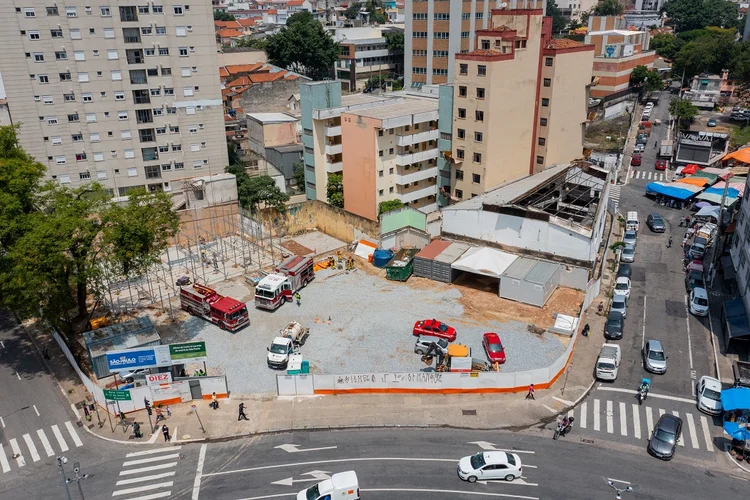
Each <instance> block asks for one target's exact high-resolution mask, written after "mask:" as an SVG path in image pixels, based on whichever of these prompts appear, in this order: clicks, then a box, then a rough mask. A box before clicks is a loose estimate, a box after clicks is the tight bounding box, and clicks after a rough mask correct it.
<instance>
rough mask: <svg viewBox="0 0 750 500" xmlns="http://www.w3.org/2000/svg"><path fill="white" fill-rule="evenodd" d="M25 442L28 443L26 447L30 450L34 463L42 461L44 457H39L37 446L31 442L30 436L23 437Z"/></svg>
mask: <svg viewBox="0 0 750 500" xmlns="http://www.w3.org/2000/svg"><path fill="white" fill-rule="evenodd" d="M23 440H24V441H26V447H27V448H28V449H29V453H30V454H31V460H33V461H34V462H38V461H39V460H41V459H42V457H40V456H39V452H38V451H36V446H35V445H34V441H32V440H31V436H29V435H28V434H24V435H23Z"/></svg>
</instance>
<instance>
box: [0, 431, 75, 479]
mask: <svg viewBox="0 0 750 500" xmlns="http://www.w3.org/2000/svg"><path fill="white" fill-rule="evenodd" d="M63 427H64V429H65V431H66V432H63V431H61V430H60V427H59V426H57V425H52V426H50V427H49V429H46V428H42V429H37V430H36V433H31V432H30V433H27V434H24V435H23V436H21V437H20V438H12V439H8V444H7V447H6V445H5V444H4V443H2V442H0V470H2V472H3V474H7V473H8V472H10V471H11V470H12V468H13V467H12V465H11V464H12V463H13V462H15V464H16V466H17V467H25V466H26V465H27V463H28V460H31V463H34V462H39V461H40V460H42V458H43V457H44V456H46V457H47V458H49V457H54V456H55V454H56V453H57V452H56V451H55V450H60V452H61V453H62V452H66V451H68V450H69V449H70V446H69V445H68V440H70V442H71V445H73V446H75V447H79V446H83V442H82V441H81V438H80V437H79V436H78V432H77V431H76V429H75V427H74V426H73V424H72V423H71V422H70V421H67V422H65V424H64V425H63ZM48 432H51V434H52V436H54V443H55V445H56V446H54V445H53V444H52V443H53V441H51V440H50V437H49V436H48V435H47V433H48Z"/></svg>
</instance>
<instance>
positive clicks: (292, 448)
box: [274, 443, 338, 453]
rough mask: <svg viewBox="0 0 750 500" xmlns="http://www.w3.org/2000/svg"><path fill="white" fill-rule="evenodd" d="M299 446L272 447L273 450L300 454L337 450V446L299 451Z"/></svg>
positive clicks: (281, 445)
mask: <svg viewBox="0 0 750 500" xmlns="http://www.w3.org/2000/svg"><path fill="white" fill-rule="evenodd" d="M299 447H300V445H298V444H289V443H287V444H280V445H279V446H274V448H277V449H282V450H284V451H286V452H287V453H301V452H304V451H321V450H335V449H336V448H338V446H324V447H322V448H305V449H304V450H300V449H299Z"/></svg>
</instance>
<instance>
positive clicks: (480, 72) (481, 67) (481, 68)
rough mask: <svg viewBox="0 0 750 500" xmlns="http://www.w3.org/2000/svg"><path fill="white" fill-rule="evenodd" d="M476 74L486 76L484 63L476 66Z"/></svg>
mask: <svg viewBox="0 0 750 500" xmlns="http://www.w3.org/2000/svg"><path fill="white" fill-rule="evenodd" d="M477 75H479V76H486V75H487V66H485V65H484V64H480V65H479V66H477Z"/></svg>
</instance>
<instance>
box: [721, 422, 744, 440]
mask: <svg viewBox="0 0 750 500" xmlns="http://www.w3.org/2000/svg"><path fill="white" fill-rule="evenodd" d="M724 431H725V432H726V433H727V434H729V435H730V436H732V438H733V439H739V440H740V441H748V440H750V429H748V428H747V424H742V425H740V424H738V423H737V422H724Z"/></svg>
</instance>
